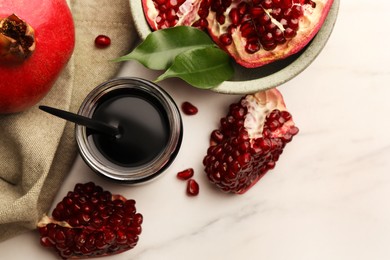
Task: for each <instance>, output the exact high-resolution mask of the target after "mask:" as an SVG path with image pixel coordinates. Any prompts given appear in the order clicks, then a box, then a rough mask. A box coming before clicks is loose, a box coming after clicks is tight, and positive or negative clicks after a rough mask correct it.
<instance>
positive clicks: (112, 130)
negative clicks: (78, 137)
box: [39, 106, 119, 136]
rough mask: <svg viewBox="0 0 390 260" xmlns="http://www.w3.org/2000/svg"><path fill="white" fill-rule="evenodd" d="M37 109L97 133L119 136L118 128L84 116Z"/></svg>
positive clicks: (41, 107) (49, 109)
mask: <svg viewBox="0 0 390 260" xmlns="http://www.w3.org/2000/svg"><path fill="white" fill-rule="evenodd" d="M39 109H41V110H42V111H45V112H47V113H49V114H52V115H54V116H57V117H60V118H62V119H65V120H68V121H70V122H73V123H76V124H78V125H83V126H86V127H87V128H90V129H93V130H95V131H97V132H99V133H103V134H108V135H111V136H115V135H117V134H119V130H118V128H116V127H114V126H111V125H109V124H106V123H103V122H100V121H97V120H94V119H91V118H88V117H85V116H81V115H78V114H74V113H71V112H68V111H65V110H61V109H58V108H54V107H48V106H39Z"/></svg>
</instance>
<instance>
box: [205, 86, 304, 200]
mask: <svg viewBox="0 0 390 260" xmlns="http://www.w3.org/2000/svg"><path fill="white" fill-rule="evenodd" d="M297 133H298V128H297V127H296V126H295V124H294V122H293V120H292V117H291V114H290V113H289V112H288V111H287V110H286V106H285V104H284V101H283V97H282V95H281V94H280V92H279V91H278V90H277V89H271V90H267V91H264V92H258V93H256V94H253V95H247V96H245V97H243V98H241V100H240V101H239V102H238V103H234V104H232V105H230V109H229V112H228V114H227V116H226V117H223V118H222V119H221V124H220V127H219V129H216V130H214V131H213V132H212V133H211V146H210V147H209V149H208V151H207V155H206V156H205V158H204V160H203V164H204V166H205V171H206V174H207V177H208V178H209V180H210V181H211V182H212V183H214V184H215V185H216V186H217V187H218V188H220V189H221V190H223V191H225V192H233V193H238V194H242V193H245V192H246V191H247V190H248V189H250V188H251V187H252V186H253V185H254V184H255V183H256V182H257V181H258V180H259V179H260V178H261V177H262V176H263V175H264V174H265V173H266V172H267V171H268V170H270V169H273V168H274V167H275V163H276V161H277V160H278V159H279V156H280V154H281V153H282V152H283V148H284V147H285V145H286V144H287V143H288V142H290V141H291V140H292V138H293V136H294V135H296V134H297Z"/></svg>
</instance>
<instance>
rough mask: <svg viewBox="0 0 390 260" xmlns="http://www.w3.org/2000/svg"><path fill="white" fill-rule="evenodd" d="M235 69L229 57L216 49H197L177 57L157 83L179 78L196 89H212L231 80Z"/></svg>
mask: <svg viewBox="0 0 390 260" xmlns="http://www.w3.org/2000/svg"><path fill="white" fill-rule="evenodd" d="M233 74H234V69H233V66H232V64H231V61H230V57H229V55H228V54H227V53H226V52H224V51H223V50H221V49H219V48H216V47H205V48H197V49H192V50H188V51H185V52H182V53H181V54H179V55H177V57H176V58H175V60H174V62H173V64H172V66H171V67H170V68H169V69H168V70H167V71H166V72H165V73H164V74H162V75H160V76H159V77H158V78H157V79H156V82H158V81H161V80H164V79H167V78H171V77H178V78H181V79H183V80H184V81H186V82H187V83H189V84H191V85H192V86H194V87H197V88H202V89H210V88H214V87H216V86H218V85H219V84H221V83H222V82H223V81H225V80H228V79H230V78H231V77H232V76H233Z"/></svg>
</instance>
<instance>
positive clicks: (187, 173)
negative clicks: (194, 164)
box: [176, 168, 194, 180]
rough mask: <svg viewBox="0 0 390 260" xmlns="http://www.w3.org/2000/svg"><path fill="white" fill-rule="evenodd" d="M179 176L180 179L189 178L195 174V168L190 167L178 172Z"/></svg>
mask: <svg viewBox="0 0 390 260" xmlns="http://www.w3.org/2000/svg"><path fill="white" fill-rule="evenodd" d="M176 176H177V178H178V179H180V180H188V179H190V178H192V176H194V169H192V168H188V169H185V170H183V171H181V172H178V173H177V175H176Z"/></svg>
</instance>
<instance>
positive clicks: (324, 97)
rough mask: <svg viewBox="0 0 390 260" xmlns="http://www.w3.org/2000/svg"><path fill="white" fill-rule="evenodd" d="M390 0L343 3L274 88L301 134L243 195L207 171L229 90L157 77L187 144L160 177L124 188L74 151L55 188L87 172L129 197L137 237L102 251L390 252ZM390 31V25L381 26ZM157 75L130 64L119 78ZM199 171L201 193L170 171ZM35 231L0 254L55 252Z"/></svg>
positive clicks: (266, 255) (298, 256)
mask: <svg viewBox="0 0 390 260" xmlns="http://www.w3.org/2000/svg"><path fill="white" fill-rule="evenodd" d="M389 9H390V2H388V1H385V0H378V1H369V0H345V1H341V6H340V12H339V18H338V21H337V23H336V27H335V29H334V33H333V35H332V37H331V39H330V40H329V42H328V44H327V46H326V47H325V49H324V50H323V52H322V53H321V54H320V56H319V57H318V58H317V59H316V60H315V62H314V63H313V64H312V65H311V66H310V67H309V68H308V69H307V70H306V71H304V72H303V73H302V74H300V75H299V76H298V77H296V78H294V79H293V80H291V81H290V82H288V83H286V84H285V85H283V86H281V87H280V88H279V89H280V91H281V92H282V93H283V94H284V96H285V101H286V103H287V106H288V108H289V110H290V111H291V113H292V114H293V116H294V119H295V122H296V124H297V125H298V126H299V128H300V133H299V135H298V136H296V138H295V140H294V141H293V142H292V143H290V144H289V145H288V146H287V147H286V149H285V151H284V153H283V155H282V157H281V159H280V160H279V162H278V164H277V166H276V168H275V169H274V170H273V171H271V172H269V173H268V174H267V175H266V176H265V177H264V178H263V179H262V180H261V181H260V182H259V183H258V184H257V185H256V186H255V187H254V188H252V189H251V190H250V191H249V192H248V193H246V194H245V195H242V196H227V195H225V194H222V193H220V192H218V191H216V190H215V189H213V188H212V187H211V186H210V185H209V184H208V182H207V180H206V178H205V176H204V175H203V167H202V158H203V156H204V154H205V152H206V149H207V138H208V135H209V132H210V130H211V129H212V128H214V127H215V126H216V124H217V121H218V119H219V117H220V116H222V115H223V114H224V112H223V111H224V108H225V107H226V106H227V105H228V104H229V103H231V102H232V101H233V100H235V99H237V98H238V97H237V96H226V95H221V94H215V93H210V92H208V91H200V90H196V89H194V88H191V87H188V86H187V85H185V84H181V83H177V82H176V81H170V82H167V83H173V82H175V83H177V84H176V86H174V87H173V86H168V85H169V84H167V83H164V84H162V85H163V86H164V87H166V89H167V90H168V92H169V93H171V95H172V96H173V97H174V99H175V100H176V101H177V102H178V103H179V104H180V103H181V102H182V101H185V100H190V101H191V102H193V103H194V104H196V105H197V106H198V107H199V109H200V112H199V114H198V115H196V116H193V117H188V116H184V126H185V134H184V143H183V146H182V148H181V150H180V153H179V154H178V157H177V159H176V161H175V162H174V163H173V164H172V165H171V167H170V168H169V169H168V170H167V172H166V173H165V174H164V176H162V177H161V178H159V179H158V180H156V181H154V182H152V183H150V184H147V185H143V186H138V187H125V186H118V185H115V184H112V183H109V182H107V181H105V180H103V179H102V178H100V177H99V176H97V175H95V174H94V173H93V172H91V170H89V168H88V167H87V166H86V165H85V164H84V162H83V161H82V160H81V159H80V158H78V159H77V161H76V163H75V166H74V169H73V170H72V171H71V173H70V174H69V177H68V178H67V179H66V181H65V183H64V185H63V188H62V189H61V190H60V192H59V194H58V198H57V199H56V201H58V200H59V198H62V197H63V196H64V194H65V193H66V192H67V191H68V190H70V189H72V188H73V186H74V184H75V183H76V182H84V181H89V180H93V181H95V182H96V183H98V184H100V185H102V186H104V187H105V188H107V189H109V190H111V191H113V192H118V193H122V194H124V195H125V196H127V197H130V198H134V199H136V200H137V205H138V210H139V211H140V212H141V213H143V215H144V218H145V221H144V225H143V233H142V235H141V237H140V241H139V244H138V246H137V247H136V248H135V249H133V250H131V251H128V252H126V253H123V254H120V255H116V256H112V257H107V258H106V259H110V260H114V259H115V260H125V259H126V260H130V259H137V260H160V259H186V260H197V259H205V260H236V259H245V260H247V259H248V260H252V259H256V260H258V259H267V260H286V259H294V260H329V259H332V260H346V259H347V260H349V259H351V260H367V259H375V260H379V259H380V260H382V259H383V260H385V259H390V203H389V200H390V133H389V132H390V131H389V130H390V102H389V98H390V65H389V64H390V47H389V41H390V30H389V29H388V27H389V25H390V15H389ZM386 30H387V31H386ZM135 74H137V75H138V76H143V77H146V78H153V75H151V74H150V73H149V72H147V71H145V70H144V69H142V68H141V67H140V66H137V65H135V64H131V63H130V64H128V65H126V67H125V68H124V69H123V71H122V73H121V75H122V76H132V75H135ZM186 167H193V168H194V169H195V172H196V173H195V174H196V175H195V178H196V179H197V180H198V182H199V183H200V188H201V191H200V194H199V196H197V197H188V196H186V195H185V184H184V183H182V182H180V181H179V180H177V179H176V177H175V175H176V173H177V172H178V171H180V170H182V169H185V168H186ZM38 240H39V239H38V235H37V234H36V233H34V232H31V233H26V234H24V235H21V236H18V237H15V238H13V239H10V240H8V241H5V242H3V243H0V252H1V256H0V258H1V259H14V260H18V259H40V260H46V259H55V254H53V253H52V252H51V251H48V250H45V249H43V248H41V246H40V245H39V242H38Z"/></svg>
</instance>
